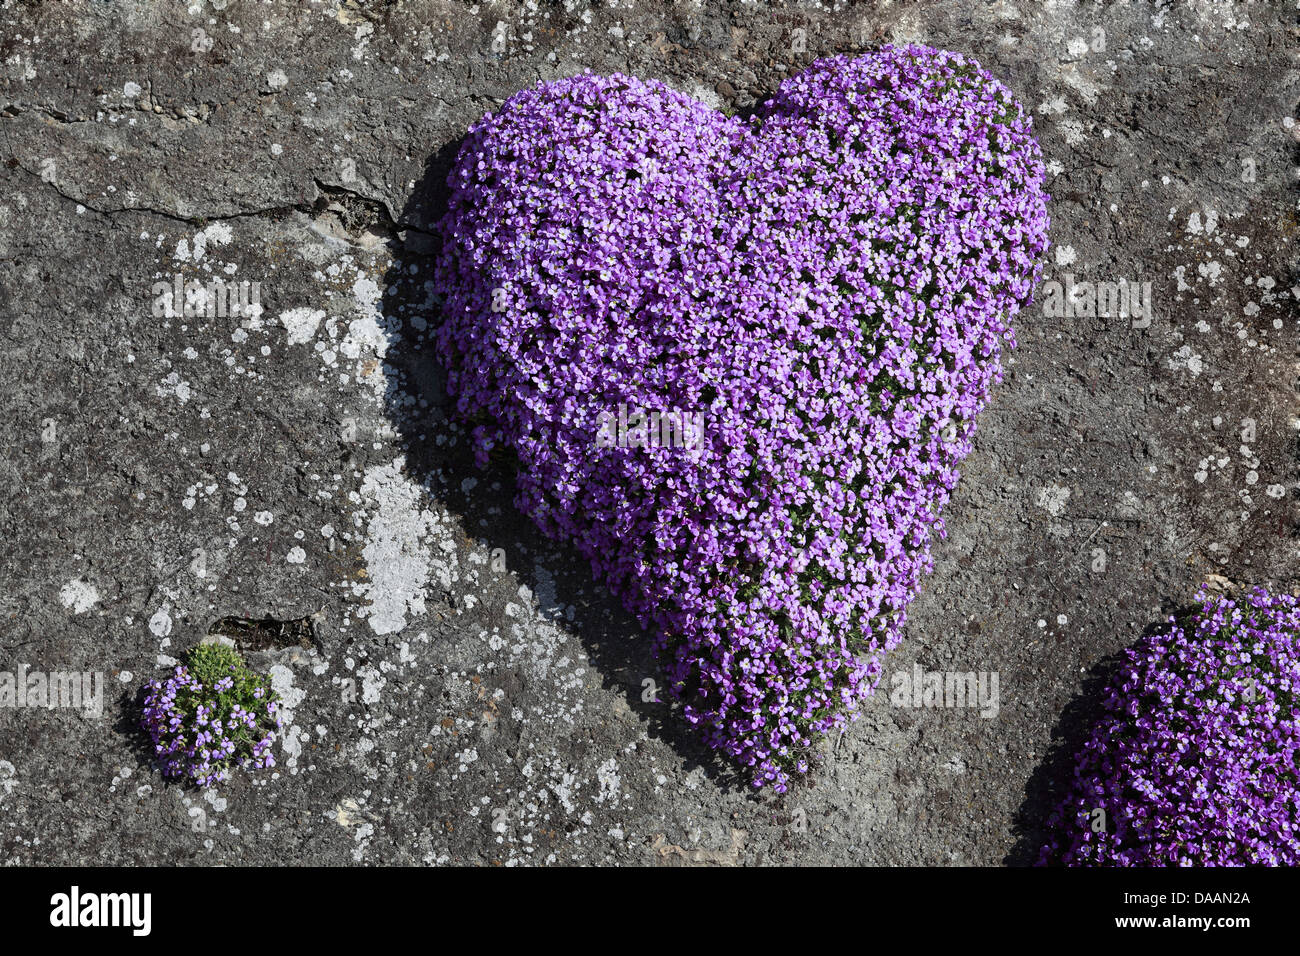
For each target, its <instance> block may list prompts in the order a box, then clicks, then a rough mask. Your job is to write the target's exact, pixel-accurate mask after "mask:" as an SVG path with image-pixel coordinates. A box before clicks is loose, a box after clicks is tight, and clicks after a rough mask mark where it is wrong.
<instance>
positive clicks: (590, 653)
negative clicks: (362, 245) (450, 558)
mask: <svg viewBox="0 0 1300 956" xmlns="http://www.w3.org/2000/svg"><path fill="white" fill-rule="evenodd" d="M463 141H464V140H463V138H461V139H458V140H456V141H453V142H451V143H448V144H447V145H446V146H443V147H442V148H441V149H439V150H438V151H437V152H435V153H434V154H433V155H432V156H430V157H429V158H428V159H427V160H426V162H425V168H424V171H423V175H422V176H421V178H420V180H419V181H418V182H417V184H416V188H415V190H414V192H413V193H412V196H411V198H410V200H409V201H408V203H407V204H406V206H405V207H404V208H403V210H402V211H401V213H400V215H399V216H398V220H397V222H395V223H390V224H389V225H390V227H391V229H390V231H391V241H390V248H391V250H392V252H393V256H394V258H393V262H392V265H391V267H390V268H389V270H388V272H387V273H386V275H385V276H384V289H385V292H384V315H385V320H386V324H387V335H388V344H387V353H386V356H385V361H384V374H385V376H386V378H387V382H386V389H385V412H386V415H387V418H388V420H389V423H390V424H391V425H392V427H393V428H394V429H395V430H396V432H397V438H398V443H399V445H400V447H401V448H402V451H403V453H404V454H405V456H406V468H407V472H408V473H409V474H410V476H411V477H412V478H413V479H414V480H416V481H418V482H420V483H421V484H422V485H423V486H424V487H425V489H426V491H427V492H428V494H430V495H431V496H432V497H433V498H435V499H436V500H437V501H438V502H439V503H440V504H442V505H443V506H444V507H446V508H447V510H448V511H449V512H451V514H452V515H453V516H454V517H455V518H456V519H457V521H458V522H459V524H460V527H461V528H462V529H463V530H464V532H465V534H467V535H468V536H469V537H471V538H472V539H475V540H477V541H478V542H479V543H481V544H483V545H484V546H486V548H487V549H488V550H489V552H490V553H494V554H503V555H504V564H505V567H506V568H507V569H509V571H510V572H511V574H512V575H513V577H514V578H515V579H516V580H518V581H519V582H520V583H522V584H525V585H527V587H528V588H529V589H530V590H531V592H532V593H533V594H534V595H537V596H538V599H539V605H540V611H541V614H542V616H543V617H546V618H549V619H550V620H551V621H553V622H554V623H556V624H557V626H561V627H563V628H566V629H568V630H569V631H571V632H572V633H573V634H575V635H576V636H577V637H578V639H579V640H580V641H581V643H582V645H583V648H584V650H585V651H586V653H587V657H588V660H589V662H590V664H591V666H592V667H593V668H594V670H595V672H596V673H598V674H599V675H600V677H601V682H602V686H603V688H604V689H606V690H608V691H612V692H614V693H616V694H621V695H623V696H624V698H625V699H626V702H627V705H628V707H629V709H630V710H631V711H632V712H633V713H634V714H635V715H636V716H637V718H638V719H639V720H640V721H641V722H642V724H643V726H644V727H645V730H646V732H647V734H648V735H649V736H650V737H651V738H654V739H658V740H660V741H662V742H664V743H665V744H667V745H668V746H670V747H671V748H672V749H673V751H674V752H675V753H677V754H678V756H679V757H680V758H681V759H682V761H683V764H684V770H685V771H687V772H689V771H691V770H695V769H697V768H698V769H700V770H702V771H703V772H704V773H705V774H706V775H707V776H708V777H709V778H710V779H712V780H713V781H714V782H715V783H716V784H717V785H718V786H719V787H721V788H723V789H724V790H728V791H731V792H740V791H745V792H750V791H752V788H751V787H749V785H748V783H747V781H746V780H745V779H744V777H743V774H741V773H740V768H739V767H738V766H737V765H736V764H735V763H734V762H731V761H728V760H727V759H725V758H724V757H723V756H722V755H720V754H718V753H717V752H716V751H714V750H712V749H711V748H710V747H708V746H707V745H705V744H704V742H703V741H702V739H701V738H700V737H699V735H698V734H697V733H696V732H695V731H694V730H693V729H692V728H691V726H690V725H689V724H688V723H687V722H686V720H685V719H684V718H683V716H682V714H681V713H680V707H679V706H678V705H677V704H675V703H673V702H670V700H669V695H668V693H667V690H666V689H665V688H664V687H663V680H662V676H661V675H662V671H661V669H660V667H659V664H658V662H657V661H656V659H655V655H654V653H653V650H652V637H651V635H650V634H649V633H648V632H646V631H645V630H643V629H642V628H641V627H640V626H639V624H638V623H637V621H636V619H635V618H634V617H633V616H632V615H631V614H629V613H628V612H627V611H625V610H624V609H623V607H622V605H621V603H620V602H619V600H618V599H617V598H615V597H614V596H613V595H612V594H611V593H610V592H609V591H608V590H607V589H606V588H605V586H604V585H603V584H601V583H600V582H599V581H598V580H597V579H595V578H594V577H593V574H592V570H591V567H590V565H589V564H588V562H587V561H585V560H584V559H583V558H582V557H581V556H580V555H579V554H578V553H577V551H576V550H575V549H574V548H573V547H572V546H570V545H568V544H567V543H560V542H556V541H553V540H551V539H549V538H547V537H546V536H545V535H543V534H542V533H541V531H540V530H538V529H537V528H536V526H535V525H533V523H532V522H531V521H530V520H529V519H528V518H526V517H525V516H524V515H523V514H522V513H520V512H519V511H518V510H517V509H516V508H515V505H514V501H515V490H516V485H515V476H514V473H513V471H512V470H511V469H510V468H509V467H507V466H506V465H504V464H497V463H492V464H489V466H488V467H487V468H479V467H478V466H477V465H476V464H475V462H474V458H473V452H472V449H471V448H470V443H469V429H468V428H466V427H465V426H464V425H462V424H461V423H460V422H458V421H457V420H456V418H455V415H454V408H453V405H454V403H453V402H452V400H451V399H450V398H449V396H448V394H447V390H446V382H447V376H446V371H445V369H444V368H443V367H442V365H441V363H440V361H439V359H438V357H437V355H436V354H435V352H434V349H433V344H432V336H433V332H434V330H435V329H436V328H437V326H438V324H439V322H440V321H441V316H440V310H439V302H438V295H437V290H436V287H435V284H434V263H435V262H436V261H437V257H438V255H439V253H440V251H441V239H440V236H439V234H438V223H439V221H440V220H441V219H442V216H443V215H444V213H445V212H446V209H447V201H448V188H447V185H446V182H447V176H448V173H449V172H450V170H451V168H452V165H453V163H454V162H455V158H456V155H457V153H458V151H459V149H460V146H461V144H462V143H463ZM471 489H472V490H473V494H471V493H470V491H471ZM497 549H500V550H499V551H498V550H497ZM648 681H653V682H654V686H653V687H652V686H651V685H650V684H649V683H647V682H648Z"/></svg>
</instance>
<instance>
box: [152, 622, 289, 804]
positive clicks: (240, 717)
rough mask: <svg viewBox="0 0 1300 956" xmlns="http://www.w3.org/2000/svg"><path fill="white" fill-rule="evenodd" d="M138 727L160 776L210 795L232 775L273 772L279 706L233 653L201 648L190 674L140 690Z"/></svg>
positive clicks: (183, 671) (182, 670)
mask: <svg viewBox="0 0 1300 956" xmlns="http://www.w3.org/2000/svg"><path fill="white" fill-rule="evenodd" d="M218 674H219V675H220V676H218ZM201 677H202V678H204V679H206V680H207V683H206V685H205V683H204V680H201V679H200V678H201ZM143 726H144V728H145V730H147V731H148V733H149V736H150V738H151V739H152V740H153V745H154V753H155V754H156V755H157V757H158V760H159V762H160V763H161V765H162V772H163V775H164V776H167V777H183V778H186V779H188V780H190V781H192V782H194V783H195V784H197V785H198V786H200V787H210V786H212V785H214V784H217V783H222V782H224V781H226V780H228V779H229V778H230V771H231V769H232V768H234V767H243V766H247V767H251V768H264V767H274V766H275V757H274V756H273V755H272V753H271V745H272V744H273V743H274V741H275V734H276V731H278V730H279V729H280V726H281V722H280V698H279V696H278V695H277V694H276V693H275V692H274V691H272V690H271V688H270V686H269V685H268V683H267V681H266V679H265V678H263V677H258V676H257V675H254V674H251V673H249V672H248V670H247V668H246V667H245V666H244V664H243V658H242V657H240V656H239V655H238V653H237V652H235V651H234V650H232V649H229V648H223V647H219V646H213V645H203V646H200V647H199V648H196V649H195V651H193V652H192V653H191V661H190V666H186V665H185V664H179V665H177V666H176V669H175V670H174V671H173V672H172V674H171V676H169V677H167V678H166V679H164V680H161V681H158V680H151V681H149V682H148V683H147V684H146V685H145V701H144V715H143Z"/></svg>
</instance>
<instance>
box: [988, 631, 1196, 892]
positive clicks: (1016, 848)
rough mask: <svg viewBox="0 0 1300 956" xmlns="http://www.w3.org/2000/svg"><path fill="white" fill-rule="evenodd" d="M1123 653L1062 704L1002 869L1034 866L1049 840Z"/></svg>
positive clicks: (1093, 671) (1106, 660)
mask: <svg viewBox="0 0 1300 956" xmlns="http://www.w3.org/2000/svg"><path fill="white" fill-rule="evenodd" d="M1196 610H1197V608H1196V607H1194V606H1190V605H1189V606H1186V607H1180V608H1178V609H1177V610H1175V611H1174V612H1173V616H1174V617H1177V618H1178V619H1179V620H1180V621H1185V620H1187V618H1188V617H1189V616H1190V615H1191V614H1193V613H1194V612H1195V611H1196ZM1168 627H1169V624H1168V622H1167V621H1161V622H1159V623H1155V624H1149V625H1147V627H1146V628H1145V629H1144V630H1143V631H1142V636H1141V638H1139V641H1138V643H1140V642H1141V641H1145V640H1147V639H1148V638H1151V637H1153V636H1155V635H1156V634H1159V633H1161V632H1163V631H1164V630H1165V629H1166V628H1168ZM1126 650H1127V648H1121V649H1120V650H1118V651H1115V652H1114V653H1112V654H1108V655H1106V656H1105V657H1103V658H1102V659H1101V660H1099V661H1098V662H1097V663H1095V664H1094V665H1093V666H1092V667H1091V668H1089V670H1088V674H1087V676H1086V677H1085V678H1084V680H1083V684H1082V686H1081V687H1080V688H1079V693H1078V694H1076V695H1075V697H1074V698H1073V699H1072V700H1071V701H1070V702H1069V703H1068V704H1066V706H1065V708H1064V709H1063V710H1062V711H1061V716H1060V718H1059V719H1058V720H1057V722H1056V726H1055V727H1053V728H1052V743H1051V746H1050V748H1049V750H1048V751H1047V754H1046V755H1045V756H1044V758H1043V760H1042V762H1041V763H1039V765H1038V767H1037V769H1036V770H1035V771H1034V773H1033V774H1032V775H1031V776H1030V778H1029V780H1028V782H1027V783H1026V784H1025V793H1024V799H1023V800H1022V802H1021V804H1020V809H1019V810H1018V811H1017V813H1016V816H1015V820H1014V822H1013V824H1012V833H1014V834H1015V836H1016V842H1015V843H1014V844H1013V846H1012V848H1011V850H1009V851H1008V852H1007V855H1006V856H1005V857H1004V858H1003V860H1002V862H1003V863H1004V864H1006V865H1007V866H1035V865H1037V864H1038V859H1039V853H1040V851H1041V850H1042V847H1043V846H1044V844H1046V843H1047V841H1048V838H1049V836H1050V831H1049V823H1050V819H1051V816H1052V811H1053V810H1055V809H1056V807H1057V806H1058V805H1059V804H1060V802H1061V800H1062V799H1063V798H1064V797H1065V795H1066V793H1067V792H1068V790H1069V788H1070V784H1071V783H1072V780H1073V776H1074V758H1075V755H1076V754H1078V753H1079V751H1080V750H1081V749H1083V746H1084V744H1085V743H1086V742H1087V740H1088V738H1089V736H1090V735H1091V733H1092V730H1093V728H1094V727H1095V726H1096V724H1097V722H1098V720H1099V719H1100V718H1101V717H1102V714H1103V712H1104V708H1103V704H1102V701H1103V699H1104V695H1105V692H1106V690H1107V688H1108V687H1109V686H1111V683H1112V681H1113V680H1114V679H1115V678H1116V676H1117V674H1118V672H1119V670H1120V668H1121V667H1122V666H1123V663H1124V655H1125V651H1126Z"/></svg>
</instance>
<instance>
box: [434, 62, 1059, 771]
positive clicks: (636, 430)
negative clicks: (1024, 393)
mask: <svg viewBox="0 0 1300 956" xmlns="http://www.w3.org/2000/svg"><path fill="white" fill-rule="evenodd" d="M1042 180H1043V167H1042V163H1041V159H1040V151H1039V148H1038V145H1037V143H1036V142H1035V140H1034V137H1033V135H1032V130H1031V120H1030V118H1029V116H1028V115H1027V114H1026V113H1025V111H1024V110H1023V109H1022V108H1021V107H1020V106H1019V105H1018V104H1017V103H1016V102H1015V101H1014V99H1013V98H1012V96H1011V95H1010V93H1009V92H1008V91H1007V90H1006V89H1005V88H1004V87H1003V86H1002V85H1000V84H999V83H998V82H997V81H996V80H994V79H993V78H992V77H991V76H989V74H988V73H986V72H984V71H983V70H981V69H980V67H979V66H978V64H976V63H975V62H974V61H972V60H970V59H967V58H966V57H963V56H960V55H958V54H955V53H948V52H942V51H937V50H932V49H929V48H926V47H920V46H908V47H898V48H886V49H884V50H882V51H881V52H879V53H877V54H875V55H872V56H866V57H861V58H850V57H835V58H831V59H826V60H821V61H819V62H817V63H815V64H813V65H812V66H811V67H810V68H809V69H808V70H806V71H805V72H803V73H801V74H799V75H798V76H795V77H793V78H791V79H789V80H787V81H785V82H784V83H783V84H782V85H781V87H780V89H779V90H778V92H777V93H776V95H775V96H774V97H773V98H772V99H771V100H770V101H769V102H768V103H766V104H765V105H764V106H762V107H761V108H760V110H759V112H758V113H757V115H756V116H754V117H752V118H749V119H741V118H737V117H727V116H724V115H722V114H720V113H717V112H715V111H714V110H712V109H710V108H708V107H707V106H705V105H703V104H701V103H699V102H696V101H695V100H693V99H691V98H689V97H687V96H684V95H682V94H681V93H677V92H674V91H673V90H671V89H669V88H668V87H666V86H664V85H663V84H662V83H658V82H654V81H641V80H636V79H633V78H630V77H627V76H609V77H602V76H592V75H582V76H576V77H572V78H569V79H565V80H560V81H557V82H553V83H547V84H543V85H541V86H539V87H537V88H536V89H532V90H527V91H524V92H521V93H518V94H516V95H515V96H512V97H511V98H510V99H509V100H507V101H506V103H505V104H504V105H503V106H502V107H501V108H500V109H499V110H498V111H497V112H496V113H495V114H491V115H488V116H486V117H484V118H483V119H482V120H481V121H479V122H478V123H477V124H475V125H474V126H473V127H472V128H471V129H470V131H469V133H468V135H467V137H466V140H465V143H464V145H463V146H462V148H461V151H460V154H459V157H458V159H457V162H456V164H455V167H454V169H453V171H452V173H451V176H450V179H449V185H450V188H451V195H450V200H449V202H450V205H449V210H448V213H447V216H446V218H445V219H444V221H443V223H442V230H443V236H444V247H443V252H442V255H441V258H440V262H439V271H438V279H439V286H440V288H439V291H440V294H441V295H442V297H443V300H444V306H445V308H444V323H443V325H442V326H441V328H440V330H439V335H438V339H437V343H438V348H439V351H440V354H441V356H442V358H443V360H444V361H445V363H446V365H447V367H448V370H449V379H448V381H449V389H450V391H451V393H452V395H453V396H454V397H455V399H456V403H457V409H458V411H459V412H460V413H461V414H462V415H464V416H466V417H467V418H469V419H470V420H472V421H474V422H475V424H476V427H475V429H474V432H473V437H474V442H475V447H476V451H477V453H478V456H479V460H480V462H485V461H486V460H487V458H488V457H489V455H490V454H491V453H492V452H493V451H495V450H503V451H505V452H507V453H513V455H514V456H515V457H516V459H517V465H518V471H519V483H518V499H517V504H518V506H519V507H520V508H521V509H522V510H523V511H524V512H525V513H527V514H528V515H530V516H531V517H532V518H533V519H534V520H535V521H536V522H537V524H538V525H539V526H540V527H541V528H542V529H543V531H545V532H546V533H547V534H549V535H551V536H554V537H556V538H560V539H566V540H568V541H571V542H572V543H573V544H574V545H576V547H577V549H578V550H579V551H580V552H581V553H582V554H583V555H584V556H586V557H587V558H588V559H590V561H591V563H592V567H593V570H594V571H595V573H596V575H597V577H598V578H600V579H601V580H603V581H605V582H606V583H607V584H608V585H609V587H610V588H611V589H612V590H613V591H614V592H615V593H616V594H618V595H620V596H621V598H622V599H623V601H624V603H625V605H626V606H627V607H628V608H629V609H630V610H632V611H633V612H634V613H635V614H636V615H637V617H638V618H639V620H640V621H641V623H642V625H643V626H646V627H649V628H651V629H652V631H653V632H654V633H655V635H656V637H657V640H658V642H659V648H660V652H661V659H662V661H663V664H664V667H665V670H666V673H667V676H668V678H669V681H670V684H671V687H672V689H673V692H674V693H675V694H676V695H677V696H678V698H679V699H680V700H682V701H683V702H684V704H685V706H684V712H685V715H686V717H687V719H688V720H690V721H691V722H693V723H694V724H697V725H698V726H699V727H701V728H702V730H703V732H704V734H705V736H706V738H707V740H708V741H709V743H710V744H712V745H713V746H715V747H719V748H723V749H725V750H726V751H727V752H728V753H730V754H732V755H734V756H735V757H737V758H738V759H739V760H740V761H741V763H742V764H743V765H745V766H747V767H749V768H750V769H751V772H752V774H753V777H754V781H755V783H756V784H758V785H762V784H764V783H771V784H773V785H774V786H775V788H776V789H777V790H783V789H785V787H786V785H787V783H788V781H789V774H790V772H791V771H799V772H802V771H805V770H806V769H807V766H808V751H809V748H810V746H811V744H812V743H813V740H814V737H815V736H816V735H818V734H821V733H823V732H825V731H827V730H830V729H831V728H836V727H841V726H843V724H844V722H845V720H846V715H850V714H853V713H854V711H855V708H856V707H857V706H858V704H859V702H860V700H861V698H862V697H863V696H864V695H866V694H869V693H870V692H871V690H872V689H873V688H874V686H875V684H876V683H877V681H878V679H879V676H880V672H881V658H882V657H883V655H884V653H885V652H886V651H887V650H888V649H889V648H891V647H892V646H894V645H895V644H896V643H897V642H898V640H899V635H900V631H901V628H902V626H903V622H904V614H905V609H906V607H907V605H908V602H909V601H910V600H911V599H912V597H913V595H914V594H915V593H916V589H917V584H918V580H919V578H920V575H921V574H922V572H923V571H925V570H928V569H929V568H930V566H931V558H930V555H929V544H930V541H931V538H932V536H933V535H934V534H935V533H940V534H941V533H942V528H943V525H942V521H941V519H940V512H941V510H942V508H943V506H944V504H945V502H946V501H947V499H948V495H949V492H950V491H951V489H952V488H953V486H954V483H955V482H956V481H957V471H956V468H955V466H956V464H957V463H958V462H959V460H960V459H961V458H962V457H963V456H964V455H965V454H966V453H967V451H968V450H969V448H970V440H971V435H972V433H973V429H974V424H975V416H976V415H977V413H978V412H979V411H980V409H981V407H982V406H983V405H984V402H985V400H986V399H987V396H988V392H989V387H990V385H991V384H992V383H993V382H994V381H995V380H996V379H998V378H999V376H1000V367H999V358H1000V355H1001V351H1002V349H1003V348H1004V347H1007V346H1010V345H1014V341H1013V335H1012V331H1011V327H1010V319H1011V317H1012V316H1013V315H1014V314H1015V313H1016V312H1017V311H1018V309H1019V308H1020V307H1021V306H1022V305H1023V304H1024V303H1025V302H1026V301H1027V300H1028V298H1029V296H1030V293H1031V290H1032V288H1033V287H1034V285H1035V284H1036V282H1037V280H1038V275H1039V272H1038V270H1039V264H1038V260H1039V257H1040V255H1041V253H1042V252H1043V250H1044V248H1045V245H1046V241H1047V229H1048V219H1047V214H1046V203H1047V197H1046V195H1045V194H1044V192H1043V189H1042Z"/></svg>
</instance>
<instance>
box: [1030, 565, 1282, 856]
mask: <svg viewBox="0 0 1300 956" xmlns="http://www.w3.org/2000/svg"><path fill="white" fill-rule="evenodd" d="M1197 600H1198V601H1199V602H1201V606H1200V608H1199V609H1198V610H1197V611H1196V613H1194V614H1192V615H1190V617H1189V618H1188V619H1185V620H1180V619H1178V618H1170V620H1169V622H1168V624H1167V626H1165V627H1164V628H1162V629H1161V630H1160V631H1159V632H1158V633H1156V634H1153V635H1151V636H1148V637H1145V638H1143V640H1142V641H1140V642H1139V643H1138V644H1137V645H1135V646H1134V647H1132V648H1130V649H1129V650H1128V651H1127V652H1126V653H1125V656H1124V661H1123V664H1122V666H1121V667H1120V668H1119V670H1118V672H1117V676H1116V677H1115V678H1114V680H1113V682H1112V683H1111V686H1110V687H1109V688H1108V689H1107V691H1106V695H1105V700H1104V708H1105V712H1104V716H1103V717H1102V718H1101V719H1100V720H1099V721H1098V723H1097V724H1096V726H1095V728H1094V729H1093V730H1092V734H1091V736H1090V738H1089V739H1088V741H1087V743H1086V744H1085V745H1084V746H1083V749H1082V750H1081V751H1080V752H1079V753H1078V754H1077V755H1076V757H1075V769H1074V777H1073V781H1072V782H1071V784H1070V787H1069V790H1068V792H1067V795H1066V797H1065V799H1064V800H1063V801H1062V803H1061V805H1060V806H1059V807H1058V808H1057V809H1056V811H1055V813H1054V815H1053V817H1052V819H1051V820H1050V822H1049V828H1050V830H1051V832H1052V836H1051V839H1050V840H1049V842H1048V843H1047V844H1046V845H1045V846H1044V847H1043V848H1042V852H1041V855H1040V858H1039V863H1040V864H1065V865H1068V866H1249V865H1268V866H1296V865H1297V864H1300V786H1297V775H1298V774H1300V764H1298V763H1297V760H1298V759H1300V723H1298V721H1300V711H1298V710H1297V706H1296V690H1297V687H1298V686H1300V600H1297V598H1295V597H1293V596H1291V595H1287V594H1279V595H1276V596H1270V595H1269V593H1268V592H1267V591H1266V590H1264V589H1263V588H1257V589H1255V590H1254V591H1253V592H1251V593H1250V594H1249V595H1247V596H1246V597H1244V598H1242V599H1232V598H1228V597H1223V596H1217V597H1209V596H1207V595H1206V594H1204V593H1202V594H1199V595H1197Z"/></svg>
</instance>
